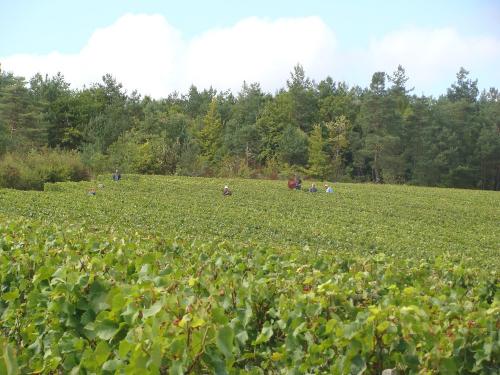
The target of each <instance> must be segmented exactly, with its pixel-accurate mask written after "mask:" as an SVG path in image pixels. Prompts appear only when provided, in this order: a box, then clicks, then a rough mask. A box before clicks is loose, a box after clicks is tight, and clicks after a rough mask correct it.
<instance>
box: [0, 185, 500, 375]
mask: <svg viewBox="0 0 500 375" xmlns="http://www.w3.org/2000/svg"><path fill="white" fill-rule="evenodd" d="M98 184H104V186H103V187H98ZM224 184H229V186H230V187H231V188H232V190H233V195H232V196H230V197H223V196H222V192H221V190H222V187H223V185H224ZM92 187H96V188H97V193H96V195H95V196H90V195H88V194H87V191H88V190H89V189H90V188H92ZM334 189H335V193H334V194H326V193H324V192H319V193H314V194H311V193H306V192H299V191H289V190H288V189H287V188H286V183H284V182H283V181H256V180H221V179H202V178H187V177H156V176H148V177H141V176H125V178H124V179H123V180H122V181H120V182H118V183H114V182H113V181H109V180H108V179H100V180H99V181H96V182H92V183H88V182H85V183H58V184H53V185H47V186H46V191H45V192H20V191H9V190H0V218H1V221H0V293H1V294H0V345H1V348H2V351H0V355H2V358H0V373H2V371H4V372H7V373H9V371H10V373H16V372H20V373H29V372H42V373H51V372H55V373H67V372H73V373H101V372H105V373H133V374H136V373H144V374H150V373H152V374H155V373H174V374H179V373H189V372H191V373H213V372H217V373H252V374H253V373H255V374H257V373H297V374H302V373H304V374H305V373H338V374H344V373H368V374H378V373H380V372H381V371H382V369H384V368H399V369H400V370H402V371H403V372H404V373H419V372H421V373H494V371H496V369H498V366H499V357H500V346H499V345H500V344H499V342H500V341H499V340H500V338H499V334H498V332H499V328H500V304H499V297H498V292H497V290H498V285H499V279H498V270H499V266H500V250H499V243H500V230H499V229H498V228H500V196H499V195H498V193H495V192H482V191H466V190H451V189H431V188H415V187H406V186H384V185H354V184H336V186H334Z"/></svg>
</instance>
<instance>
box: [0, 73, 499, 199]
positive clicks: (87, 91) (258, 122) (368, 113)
mask: <svg viewBox="0 0 500 375" xmlns="http://www.w3.org/2000/svg"><path fill="white" fill-rule="evenodd" d="M408 80H409V77H408V76H407V73H406V71H405V69H404V68H403V67H402V66H398V67H397V69H396V70H395V71H394V72H393V73H392V74H388V73H385V72H375V73H374V74H373V76H372V78H371V83H370V85H369V87H366V88H362V87H359V86H349V85H348V84H347V83H345V82H338V81H335V80H334V79H333V78H331V77H327V78H325V79H323V80H321V81H320V82H315V81H313V80H311V79H309V78H308V77H307V75H306V72H305V71H304V69H303V67H302V66H301V65H299V64H298V65H296V66H295V67H294V68H293V70H292V72H291V73H290V77H289V79H288V80H287V81H286V83H284V87H283V88H282V89H280V90H278V91H276V92H275V93H274V94H269V93H266V92H263V90H262V89H261V87H260V85H259V83H247V82H243V84H242V87H241V89H240V91H239V92H238V93H236V94H235V93H232V92H231V91H217V90H215V89H213V88H208V89H199V88H197V87H195V86H191V87H190V89H189V91H188V92H187V93H186V94H181V93H178V92H173V93H171V94H170V95H168V97H167V98H162V99H155V98H151V97H149V96H142V95H141V94H140V93H138V92H137V91H132V92H128V91H127V90H126V89H125V88H124V87H123V85H122V84H121V83H119V82H118V81H117V80H116V79H115V78H114V77H113V76H111V75H109V74H106V75H104V76H103V77H102V81H101V82H97V83H92V84H90V85H89V86H85V87H83V88H78V89H75V88H72V87H71V86H70V84H69V83H68V82H67V81H66V80H65V78H64V76H63V75H62V74H57V75H55V76H48V75H45V76H43V75H41V74H37V75H35V76H34V77H31V78H30V79H29V80H28V79H27V78H25V77H19V76H16V75H14V74H12V73H10V72H6V71H2V70H0V185H2V186H5V187H17V188H24V189H29V188H43V182H45V181H51V182H54V181H57V180H78V179H86V178H90V176H95V175H98V174H101V173H105V172H109V171H112V170H115V169H116V168H118V169H119V170H120V171H121V172H123V173H140V174H160V175H171V174H177V175H186V176H219V177H248V178H285V177H287V176H290V175H292V174H294V173H298V174H300V175H302V176H304V177H308V178H315V179H322V180H330V181H344V182H374V183H391V184H412V185H425V186H439V187H456V188H474V189H489V190H500V94H499V91H498V89H497V88H490V89H489V90H483V91H482V92H480V91H479V89H478V82H477V80H474V79H472V78H471V77H470V73H469V72H468V71H467V70H465V69H464V68H461V69H460V71H459V72H458V73H457V75H456V81H455V82H453V83H451V85H450V87H449V88H448V89H447V91H446V93H444V94H442V95H440V96H439V97H438V98H435V97H433V96H426V95H423V94H422V95H420V96H419V95H416V94H414V93H413V91H414V90H413V89H412V88H411V87H408V84H407V83H408ZM57 168H59V171H56V170H55V169H57ZM42 169H43V171H41V170H42ZM30 174H31V175H30ZM34 174H36V176H35V175H34ZM26 175H30V177H29V178H28V177H26ZM26 180H29V181H26ZM42 180H43V181H42Z"/></svg>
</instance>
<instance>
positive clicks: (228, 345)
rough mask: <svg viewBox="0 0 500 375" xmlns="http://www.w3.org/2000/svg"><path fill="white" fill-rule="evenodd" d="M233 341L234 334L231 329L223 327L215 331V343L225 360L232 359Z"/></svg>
mask: <svg viewBox="0 0 500 375" xmlns="http://www.w3.org/2000/svg"><path fill="white" fill-rule="evenodd" d="M233 340H234V332H233V330H232V328H231V327H229V326H224V327H222V328H220V329H219V330H218V331H217V336H216V338H215V343H216V345H217V348H218V349H219V350H220V351H221V352H222V354H224V356H225V357H226V358H232V357H233Z"/></svg>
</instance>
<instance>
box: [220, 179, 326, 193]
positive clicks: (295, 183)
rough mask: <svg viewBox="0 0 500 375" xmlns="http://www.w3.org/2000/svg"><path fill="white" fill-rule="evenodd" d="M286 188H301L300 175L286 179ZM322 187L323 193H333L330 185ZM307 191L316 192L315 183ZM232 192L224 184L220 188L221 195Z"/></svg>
mask: <svg viewBox="0 0 500 375" xmlns="http://www.w3.org/2000/svg"><path fill="white" fill-rule="evenodd" d="M288 188H289V189H295V190H302V180H301V179H300V177H298V176H295V177H294V178H292V179H290V180H288ZM324 188H325V193H333V188H332V187H331V186H330V185H328V184H325V185H324ZM308 192H309V193H317V192H318V188H317V187H316V184H314V183H313V184H312V185H311V187H310V188H309V190H308ZM232 194H233V192H232V191H231V189H229V187H228V186H227V185H225V186H224V189H222V195H223V196H225V197H226V196H229V195H232Z"/></svg>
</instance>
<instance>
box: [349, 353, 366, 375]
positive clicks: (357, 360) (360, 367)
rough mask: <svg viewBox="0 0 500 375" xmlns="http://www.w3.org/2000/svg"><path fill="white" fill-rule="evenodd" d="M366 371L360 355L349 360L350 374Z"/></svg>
mask: <svg viewBox="0 0 500 375" xmlns="http://www.w3.org/2000/svg"><path fill="white" fill-rule="evenodd" d="M365 371H366V362H365V360H364V359H363V357H361V356H360V355H357V356H355V357H354V358H353V359H352V361H351V374H353V375H360V374H362V373H363V372H365Z"/></svg>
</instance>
